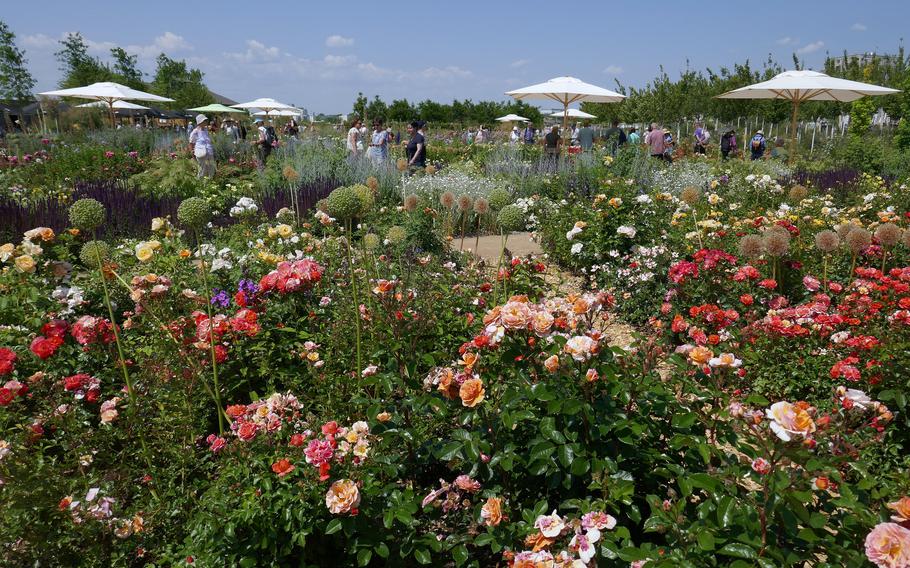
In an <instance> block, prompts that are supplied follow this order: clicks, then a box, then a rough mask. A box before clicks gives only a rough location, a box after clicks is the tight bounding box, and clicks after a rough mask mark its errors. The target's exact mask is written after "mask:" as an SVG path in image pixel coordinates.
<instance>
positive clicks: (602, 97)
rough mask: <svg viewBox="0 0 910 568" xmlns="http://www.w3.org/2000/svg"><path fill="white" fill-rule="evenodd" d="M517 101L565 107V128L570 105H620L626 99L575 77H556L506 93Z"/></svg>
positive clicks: (563, 120) (563, 121)
mask: <svg viewBox="0 0 910 568" xmlns="http://www.w3.org/2000/svg"><path fill="white" fill-rule="evenodd" d="M506 94H507V95H509V96H510V97H512V98H514V99H517V100H526V99H534V100H551V101H557V102H558V103H560V104H561V105H563V119H562V123H563V127H565V126H566V122H567V121H568V118H569V116H568V112H569V105H570V104H572V103H582V102H588V103H618V102H622V100H623V99H625V98H626V97H625V96H624V95H621V94H619V93H617V92H615V91H611V90H609V89H604V88H603V87H598V86H597V85H592V84H590V83H585V82H584V81H582V80H581V79H576V78H575V77H555V78H553V79H550V80H549V81H546V82H544V83H538V84H536V85H531V86H529V87H524V88H521V89H515V90H514V91H508V92H507V93H506Z"/></svg>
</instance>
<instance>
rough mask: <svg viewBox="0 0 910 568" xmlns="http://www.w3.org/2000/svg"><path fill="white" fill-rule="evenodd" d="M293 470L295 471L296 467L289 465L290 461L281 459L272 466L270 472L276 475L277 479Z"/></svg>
mask: <svg viewBox="0 0 910 568" xmlns="http://www.w3.org/2000/svg"><path fill="white" fill-rule="evenodd" d="M295 469H297V467H296V466H294V465H293V464H291V461H290V460H288V459H287V458H282V459H280V460H278V461H276V462H275V463H273V464H272V471H274V472H275V473H277V474H278V477H284V476H285V475H287V474H289V473H291V472H292V471H294V470H295Z"/></svg>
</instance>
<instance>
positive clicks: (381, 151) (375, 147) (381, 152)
mask: <svg viewBox="0 0 910 568" xmlns="http://www.w3.org/2000/svg"><path fill="white" fill-rule="evenodd" d="M388 156H389V135H388V132H386V130H385V129H384V128H383V127H382V121H381V120H379V119H377V120H374V121H373V135H372V136H371V137H370V148H369V150H367V157H369V158H370V160H372V162H373V163H374V164H377V165H378V164H381V163H382V162H385V161H386V158H388Z"/></svg>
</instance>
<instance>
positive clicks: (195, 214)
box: [177, 197, 212, 229]
mask: <svg viewBox="0 0 910 568" xmlns="http://www.w3.org/2000/svg"><path fill="white" fill-rule="evenodd" d="M211 219H212V209H211V208H210V207H209V204H208V203H207V202H206V201H205V199H203V198H201V197H190V198H187V199H184V200H183V201H182V202H181V203H180V206H179V207H178V208H177V220H178V221H180V222H181V223H182V224H183V225H186V226H187V227H189V228H191V229H201V228H202V227H204V226H205V225H207V224H208V222H209V221H210V220H211Z"/></svg>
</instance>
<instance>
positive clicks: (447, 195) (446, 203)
mask: <svg viewBox="0 0 910 568" xmlns="http://www.w3.org/2000/svg"><path fill="white" fill-rule="evenodd" d="M439 204H440V205H442V206H443V207H444V208H445V209H452V208H454V207H455V194H454V193H452V192H451V191H446V192H443V194H442V195H440V196H439Z"/></svg>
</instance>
